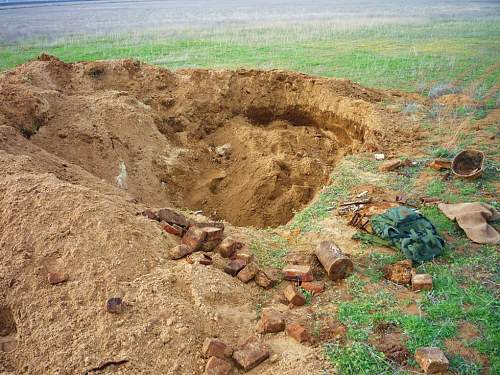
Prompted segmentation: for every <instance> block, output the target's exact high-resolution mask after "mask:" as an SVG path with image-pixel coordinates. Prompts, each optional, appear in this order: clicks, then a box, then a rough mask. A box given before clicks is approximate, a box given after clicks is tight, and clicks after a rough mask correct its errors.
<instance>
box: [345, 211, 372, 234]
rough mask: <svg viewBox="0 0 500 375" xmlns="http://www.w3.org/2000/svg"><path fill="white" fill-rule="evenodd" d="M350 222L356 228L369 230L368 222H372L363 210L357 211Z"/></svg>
mask: <svg viewBox="0 0 500 375" xmlns="http://www.w3.org/2000/svg"><path fill="white" fill-rule="evenodd" d="M348 224H349V225H352V226H353V227H355V228H358V229H361V230H364V231H367V227H368V224H370V218H369V217H367V216H365V215H364V214H362V213H361V212H355V213H354V215H353V216H352V218H351V220H349V222H348Z"/></svg>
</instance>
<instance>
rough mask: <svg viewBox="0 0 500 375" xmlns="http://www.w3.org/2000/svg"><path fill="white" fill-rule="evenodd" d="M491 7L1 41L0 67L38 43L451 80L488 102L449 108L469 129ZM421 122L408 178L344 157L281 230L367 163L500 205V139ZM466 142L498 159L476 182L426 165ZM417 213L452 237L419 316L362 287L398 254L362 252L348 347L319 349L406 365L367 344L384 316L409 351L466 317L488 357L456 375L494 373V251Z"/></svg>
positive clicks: (395, 183) (264, 246) (493, 71)
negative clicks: (421, 140)
mask: <svg viewBox="0 0 500 375" xmlns="http://www.w3.org/2000/svg"><path fill="white" fill-rule="evenodd" d="M497 13H498V12H497V11H494V12H492V13H491V14H490V15H489V16H484V17H481V18H474V17H458V18H453V17H450V18H445V19H440V20H437V19H435V18H429V19H428V20H425V19H423V20H422V19H420V20H418V22H405V23H403V22H401V23H397V22H394V21H391V23H388V22H387V23H384V22H379V23H376V24H373V25H356V26H352V27H345V25H344V26H343V27H338V25H336V24H333V23H331V22H328V21H326V20H321V21H315V22H298V23H296V24H293V25H291V24H283V23H276V24H268V25H265V26H249V25H246V26H242V27H224V26H223V27H219V28H211V29H206V30H204V29H200V30H196V31H193V30H191V31H186V29H182V30H181V29H179V30H177V31H175V30H170V31H168V32H161V33H160V32H144V33H130V34H123V33H113V34H107V35H102V36H93V37H84V36H77V37H71V36H63V37H61V38H52V39H48V40H46V39H29V40H27V39H23V40H15V41H6V40H4V41H3V42H2V41H1V40H0V70H6V69H10V68H13V67H14V66H16V65H17V64H21V63H24V62H26V61H27V60H29V59H33V58H35V57H36V56H37V55H39V54H40V53H41V52H46V53H49V54H53V55H56V56H58V57H59V58H60V59H62V60H64V61H66V62H73V61H81V60H100V59H117V58H135V59H139V60H141V61H145V62H148V63H151V64H156V65H159V66H163V67H166V68H169V69H178V68H185V67H203V68H217V69H218V68H230V69H233V68H239V67H245V68H261V69H287V70H294V71H300V72H304V73H308V74H312V75H320V76H326V77H342V78H348V79H351V80H353V81H355V82H358V83H361V84H363V85H366V86H371V87H378V88H387V89H400V90H405V91H415V92H419V93H421V94H424V95H427V94H428V92H429V90H431V89H432V88H433V87H436V86H437V85H440V84H444V83H452V84H454V85H456V86H458V87H460V88H461V89H463V90H464V92H465V93H466V94H467V95H469V96H471V97H472V98H473V99H475V100H477V101H479V102H481V101H484V103H485V104H484V106H483V107H480V108H479V110H476V111H475V112H471V113H469V112H466V111H465V110H464V111H465V112H463V111H462V112H463V113H462V112H460V113H458V112H457V113H456V114H455V115H456V116H457V117H460V119H461V120H463V121H466V122H467V125H468V129H472V128H473V127H474V126H476V124H477V121H478V120H479V119H480V118H482V117H485V116H486V115H487V114H488V113H489V111H491V110H493V109H495V108H498V106H499V98H500V96H499V93H498V82H499V77H500V16H498V14H497ZM486 99H487V100H488V102H486ZM480 111H484V113H483V112H480ZM448 120H449V121H452V120H454V119H453V118H449V119H448ZM448 120H447V121H448ZM420 125H421V126H422V127H424V128H426V129H429V133H431V134H430V138H432V141H433V142H434V143H433V144H432V146H433V147H432V149H429V150H426V152H427V155H426V157H422V158H421V159H418V160H416V161H417V162H418V163H417V165H416V166H414V167H407V169H408V170H407V171H405V172H407V173H406V175H405V176H403V177H401V174H400V175H397V176H396V174H395V173H386V174H378V172H377V169H376V164H375V162H374V160H373V158H372V157H371V155H370V156H366V155H365V156H351V157H348V158H346V160H345V163H346V164H345V165H344V164H342V165H339V166H338V167H337V168H336V169H335V170H334V172H333V174H332V181H333V183H332V185H330V186H327V187H326V188H325V190H324V192H323V194H322V195H320V196H319V197H318V199H317V200H316V201H315V202H314V203H313V204H311V205H310V206H309V207H308V208H306V209H305V210H303V211H302V212H300V213H298V214H297V215H296V216H295V218H294V219H293V220H292V222H291V223H290V224H288V226H287V228H291V229H298V230H300V231H301V232H314V231H319V230H321V221H322V220H323V219H325V218H326V217H328V215H330V214H331V210H330V208H331V207H332V206H335V205H336V204H337V203H338V202H339V201H340V200H342V199H346V198H347V197H349V193H350V189H351V188H353V186H355V185H356V184H359V183H364V182H366V181H363V173H365V172H367V171H369V172H373V174H377V175H378V177H379V180H377V181H376V182H375V183H374V184H375V185H379V186H381V187H383V188H390V189H393V190H395V191H402V192H404V193H405V194H406V193H414V194H416V193H421V195H427V196H431V197H436V198H440V199H443V200H445V201H449V202H464V201H471V200H482V201H486V202H488V203H491V204H492V205H494V206H496V207H497V208H499V203H498V198H491V197H495V196H496V194H497V192H496V190H495V188H494V186H497V185H498V170H499V165H498V158H499V157H500V151H499V148H498V141H496V142H497V143H496V145H495V141H494V140H493V141H491V142H489V143H483V144H480V143H477V142H476V143H474V141H475V138H474V137H476V136H475V135H471V134H474V133H471V132H464V134H463V135H462V138H460V140H459V142H458V143H457V144H456V145H455V146H456V149H444V148H441V147H440V141H441V140H442V138H441V137H442V135H443V133H445V132H447V131H448V132H449V129H444V130H443V128H440V125H439V121H438V120H437V119H436V117H435V116H433V113H432V111H430V112H429V115H428V117H427V118H426V119H425V121H422V123H421V124H420ZM499 125H500V124H499V123H498V120H496V122H493V123H491V124H490V128H488V129H486V130H485V132H490V133H491V134H492V135H496V136H497V138H498V135H499V128H500V126H499ZM440 132H441V133H440ZM488 135H489V133H488ZM485 139H488V138H485ZM490 139H491V138H490ZM468 145H474V146H475V147H477V148H481V149H483V150H484V151H486V152H487V153H488V156H489V157H490V159H495V160H496V161H495V160H489V161H488V162H489V163H490V164H489V169H488V171H487V173H486V174H485V175H484V178H482V179H481V180H478V181H476V182H468V181H465V182H464V181H458V180H452V181H448V180H445V179H444V177H445V176H444V175H445V172H435V171H432V170H429V169H428V168H426V167H425V164H426V163H427V162H428V161H429V160H431V159H432V158H433V157H437V156H446V157H452V156H453V155H454V153H456V151H457V150H458V149H459V148H460V147H462V148H463V147H465V146H468ZM434 146H435V147H434ZM441 153H442V155H441ZM405 168H406V167H405ZM424 172H425V173H427V174H432V176H431V177H432V178H430V179H429V181H428V182H426V183H425V184H423V185H421V186H419V189H420V190H421V191H417V192H415V184H416V181H417V179H418V176H420V175H421V174H422V173H424ZM371 182H372V183H373V181H371ZM423 212H424V214H425V215H426V216H427V217H429V219H430V220H431V221H433V222H434V224H436V226H437V228H438V230H439V231H440V232H441V233H443V234H446V238H447V241H448V246H447V250H446V253H445V255H444V256H443V257H441V258H440V259H439V260H436V261H433V262H429V263H426V264H424V265H421V266H419V268H418V271H419V272H427V273H430V274H432V275H433V277H434V282H435V284H434V285H435V287H434V290H433V291H432V292H429V293H423V296H422V299H421V301H420V302H419V307H420V308H421V310H422V311H423V312H424V315H420V316H416V315H411V314H405V313H403V312H402V310H403V307H404V306H403V305H404V303H403V302H404V301H403V302H402V301H397V300H396V298H395V296H394V295H393V294H392V292H391V290H389V289H383V288H381V290H380V293H376V294H373V293H367V292H366V291H365V289H364V288H365V286H366V284H367V283H368V282H379V283H382V282H383V279H382V273H381V267H382V266H383V265H384V264H388V263H391V262H394V261H395V260H398V259H400V257H399V256H398V255H394V256H392V257H391V256H387V255H386V254H382V253H377V252H371V253H369V254H368V255H367V256H366V259H365V260H366V263H365V264H364V265H363V267H359V268H357V269H356V273H355V275H354V276H352V277H350V278H349V280H348V283H349V289H350V294H351V297H352V300H350V301H342V302H340V303H339V304H338V305H339V308H338V319H339V320H340V321H341V322H342V323H343V324H345V325H346V327H347V328H348V339H349V342H348V344H347V345H346V346H338V345H335V344H332V345H328V346H327V347H326V348H325V352H326V356H327V357H328V358H329V359H330V361H331V362H332V363H333V364H334V365H335V367H336V368H337V369H338V370H339V373H341V374H373V375H377V374H393V373H403V372H399V371H400V370H399V369H397V368H394V366H392V365H391V364H389V363H388V362H387V361H386V360H385V359H384V358H383V354H381V353H379V352H377V351H376V350H375V349H374V347H373V346H371V345H370V344H369V343H367V339H368V337H369V336H370V335H372V333H373V330H374V328H375V326H376V325H377V324H378V323H380V322H385V323H391V324H395V325H397V326H398V327H399V328H400V329H401V330H402V331H403V332H404V333H405V334H406V335H407V337H408V338H409V340H408V342H407V343H406V344H407V346H408V349H409V350H410V352H411V353H412V354H413V353H414V351H415V348H417V347H418V346H422V345H436V346H440V347H442V348H443V349H445V342H446V340H449V339H457V335H458V333H459V329H460V327H461V326H462V325H463V324H464V323H470V324H474V325H475V326H476V327H477V328H478V330H479V332H480V336H479V337H477V338H473V339H470V340H469V341H467V340H462V341H461V342H462V344H463V345H465V346H466V347H468V348H473V349H474V350H476V351H477V352H479V353H480V354H481V355H482V356H484V357H485V358H487V361H488V366H486V367H485V366H484V364H483V363H481V362H479V361H474V360H471V359H470V358H464V357H461V356H458V355H457V356H454V357H452V358H450V362H451V369H452V370H453V371H454V373H458V374H480V373H484V371H485V369H486V368H487V369H488V371H489V373H490V374H498V373H499V372H500V353H499V348H500V326H499V322H500V316H499V311H500V306H499V302H498V285H499V284H498V283H499V282H500V270H499V266H498V265H499V261H500V259H499V255H498V254H499V253H498V248H495V247H494V246H479V245H473V244H472V243H471V242H470V241H469V240H468V239H467V238H466V237H465V235H464V233H463V232H462V231H461V230H460V229H459V228H458V227H457V225H456V224H455V223H453V222H451V221H450V220H448V219H447V218H446V217H444V216H443V215H442V214H441V213H440V211H439V210H438V209H437V208H436V207H431V208H429V207H425V208H424V210H423ZM252 250H253V251H254V252H255V254H256V255H257V256H258V258H259V259H260V261H261V263H262V264H265V265H269V266H274V267H280V266H282V265H283V263H282V258H283V256H284V255H285V254H286V253H287V248H286V242H285V241H284V240H283V239H282V238H281V237H279V236H277V235H276V234H275V233H274V232H273V231H271V235H270V236H269V240H268V241H260V242H256V243H255V244H253V245H252ZM381 285H382V284H381Z"/></svg>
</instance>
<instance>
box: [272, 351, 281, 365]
mask: <svg viewBox="0 0 500 375" xmlns="http://www.w3.org/2000/svg"><path fill="white" fill-rule="evenodd" d="M279 359H280V357H279V355H278V354H277V353H274V354H273V355H271V357H269V362H271V363H276V362H278V360H279Z"/></svg>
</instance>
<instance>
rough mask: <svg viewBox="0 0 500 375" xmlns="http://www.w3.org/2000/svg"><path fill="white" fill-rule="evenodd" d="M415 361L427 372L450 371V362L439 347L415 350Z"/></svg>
mask: <svg viewBox="0 0 500 375" xmlns="http://www.w3.org/2000/svg"><path fill="white" fill-rule="evenodd" d="M415 361H417V363H418V365H419V366H420V368H421V369H422V370H423V371H424V372H425V373H426V374H438V373H443V372H446V371H448V367H449V365H450V363H449V362H448V359H447V358H446V356H445V355H444V353H443V352H442V351H441V349H439V348H434V347H425V348H418V349H417V350H416V351H415Z"/></svg>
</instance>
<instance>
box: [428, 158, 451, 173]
mask: <svg viewBox="0 0 500 375" xmlns="http://www.w3.org/2000/svg"><path fill="white" fill-rule="evenodd" d="M428 167H429V168H432V169H436V170H438V171H440V170H442V169H451V161H450V160H446V159H434V160H433V161H431V162H430V163H429V165H428Z"/></svg>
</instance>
